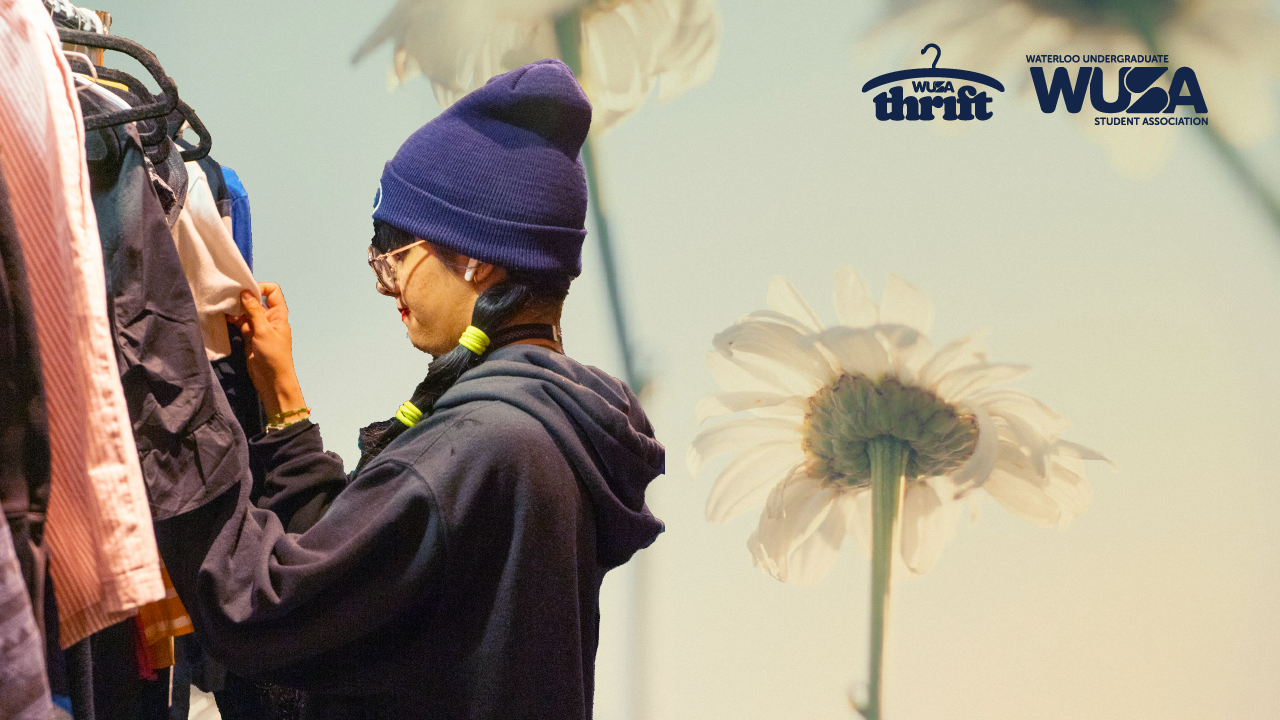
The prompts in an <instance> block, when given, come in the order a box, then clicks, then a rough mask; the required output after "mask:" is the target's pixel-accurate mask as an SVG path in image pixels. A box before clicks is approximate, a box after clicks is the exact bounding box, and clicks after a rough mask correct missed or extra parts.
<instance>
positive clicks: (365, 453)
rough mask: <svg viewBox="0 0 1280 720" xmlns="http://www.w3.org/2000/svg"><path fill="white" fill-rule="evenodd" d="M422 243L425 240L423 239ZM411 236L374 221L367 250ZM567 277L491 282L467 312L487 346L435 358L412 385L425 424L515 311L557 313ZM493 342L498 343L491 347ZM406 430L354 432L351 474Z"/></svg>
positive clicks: (383, 425) (378, 426) (390, 246)
mask: <svg viewBox="0 0 1280 720" xmlns="http://www.w3.org/2000/svg"><path fill="white" fill-rule="evenodd" d="M423 239H426V238H423ZM417 241H418V238H416V237H414V235H413V233H410V232H406V231H404V230H401V229H400V228H397V227H393V226H391V225H388V224H387V223H385V222H381V221H378V220H375V221H374V222H373V240H372V243H373V247H374V249H376V250H377V251H378V252H379V253H385V252H391V251H392V250H395V249H396V248H401V247H404V246H405V245H408V244H410V243H414V242H417ZM428 243H429V244H430V245H431V247H432V249H433V250H434V251H436V252H437V253H439V254H440V256H441V259H442V260H443V261H444V263H445V264H446V265H450V266H452V267H455V268H457V269H459V270H460V269H461V268H462V267H464V266H465V264H464V263H461V262H460V261H459V258H460V257H461V255H459V254H458V253H455V252H453V251H451V250H449V249H448V248H443V247H441V246H439V245H436V244H435V243H431V242H430V241H429V240H428ZM572 280H573V278H571V277H568V276H562V275H543V274H538V273H528V272H521V271H514V270H508V271H507V277H506V278H504V279H503V280H502V281H501V282H498V283H495V284H494V285H492V286H490V287H489V289H487V290H485V291H484V292H482V293H480V296H479V297H478V298H476V306H475V309H474V310H473V311H472V313H471V324H472V325H474V326H476V327H478V328H480V329H481V330H483V331H484V332H485V334H486V335H488V336H489V337H490V340H491V342H490V344H489V347H488V348H487V349H486V350H485V352H484V353H482V354H480V355H476V354H475V353H473V352H471V351H470V350H468V349H466V348H465V347H462V346H461V345H459V346H458V347H455V348H454V349H452V350H450V351H449V352H447V353H445V354H443V355H440V356H439V357H436V358H435V359H433V360H432V361H431V364H430V365H428V366H427V376H426V377H425V378H424V379H423V380H422V382H420V383H418V387H417V388H416V389H415V390H414V391H413V396H412V397H411V398H410V399H409V402H411V403H413V405H414V407H416V408H418V409H419V410H421V411H422V416H423V418H424V419H425V418H426V417H428V416H430V415H431V413H432V411H433V410H434V409H435V404H436V401H437V400H439V399H440V396H441V395H444V393H445V391H447V390H448V389H449V388H451V387H453V384H454V383H455V382H457V381H458V378H459V377H461V376H462V374H463V373H465V372H466V371H468V370H470V369H471V368H473V367H475V366H476V365H479V364H480V363H482V362H484V361H485V360H486V359H488V357H489V354H490V353H492V352H493V351H494V350H496V349H497V348H498V347H501V344H500V341H501V338H500V337H499V333H498V331H499V330H501V329H502V328H503V327H504V326H506V325H509V324H510V323H511V320H512V318H514V317H515V316H516V315H517V314H518V313H519V312H520V311H521V310H525V309H528V308H540V309H542V308H545V309H553V308H558V307H560V306H561V305H562V304H563V303H564V299H565V297H566V296H567V295H568V294H569V283H570V282H571V281H572ZM495 339H497V340H498V342H493V340H495ZM407 429H408V427H407V426H406V425H405V424H404V423H402V422H400V421H399V420H397V419H395V418H394V417H393V418H391V419H390V420H384V421H382V422H377V423H374V424H372V425H370V426H368V427H366V428H365V429H363V430H361V431H360V452H361V456H360V463H359V464H358V465H356V472H357V473H358V472H360V470H361V469H363V468H364V466H365V465H367V464H368V463H369V461H371V460H373V458H375V457H377V455H378V453H380V452H382V450H383V449H385V448H386V447H387V445H390V444H391V441H392V440H395V439H396V438H397V437H400V434H401V433H403V432H404V431H405V430H407Z"/></svg>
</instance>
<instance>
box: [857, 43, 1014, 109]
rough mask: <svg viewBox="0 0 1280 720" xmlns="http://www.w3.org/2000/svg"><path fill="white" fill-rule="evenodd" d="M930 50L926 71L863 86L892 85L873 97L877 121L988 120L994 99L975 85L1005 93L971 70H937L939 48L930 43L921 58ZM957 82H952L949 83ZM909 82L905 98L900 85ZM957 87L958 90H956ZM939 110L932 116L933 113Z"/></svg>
mask: <svg viewBox="0 0 1280 720" xmlns="http://www.w3.org/2000/svg"><path fill="white" fill-rule="evenodd" d="M930 48H932V49H933V50H935V51H936V53H937V54H935V55H934V56H933V65H932V66H930V67H927V68H915V69H911V70H896V71H894V72H890V73H885V74H884V75H880V76H878V77H874V78H872V79H870V80H868V81H867V83H866V84H865V85H863V86H862V92H864V93H865V92H867V91H869V90H872V89H874V88H878V87H880V86H882V85H891V86H892V87H890V88H889V89H888V90H887V91H882V92H881V93H880V94H879V95H876V96H875V98H874V101H875V106H876V119H877V120H935V119H942V120H989V119H990V118H991V116H992V114H993V113H992V112H991V110H990V106H991V103H992V101H993V99H994V98H992V97H991V96H990V95H988V94H987V92H986V90H983V91H981V92H979V90H978V88H976V87H974V85H982V86H986V87H988V88H991V89H992V90H995V91H998V92H1004V85H1002V84H1001V83H1000V81H999V80H996V79H995V78H993V77H991V76H989V75H983V74H982V73H978V72H973V71H972V70H957V69H955V68H940V67H938V60H939V59H940V58H941V57H942V48H940V47H938V46H937V45H935V44H933V43H929V44H928V45H925V46H924V49H923V50H921V51H920V54H921V55H923V54H925V53H926V52H928V51H929V49H930ZM953 80H954V81H956V82H955V83H953V82H952V81H953ZM908 81H909V82H910V83H911V94H910V95H907V94H906V93H905V92H904V88H903V87H902V85H901V83H905V82H908ZM956 84H959V86H960V87H958V88H957V87H956ZM935 109H936V110H938V113H937V114H935V113H934V110H935Z"/></svg>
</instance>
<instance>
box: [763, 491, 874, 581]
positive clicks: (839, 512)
mask: <svg viewBox="0 0 1280 720" xmlns="http://www.w3.org/2000/svg"><path fill="white" fill-rule="evenodd" d="M856 503H857V500H856V498H855V496H854V493H849V492H841V493H839V494H838V495H837V496H836V499H835V502H834V503H832V506H831V509H830V510H829V511H828V512H827V518H826V519H825V520H823V521H822V524H821V525H819V526H818V529H817V530H815V531H814V532H813V534H811V535H810V536H809V537H808V538H806V539H805V540H804V541H803V542H801V543H800V544H799V545H797V546H796V547H795V548H794V549H793V550H792V551H791V554H790V555H789V556H788V557H787V562H786V567H785V569H784V574H785V577H782V578H779V579H781V580H784V581H785V582H789V583H795V584H797V585H812V584H814V583H816V582H817V581H819V580H821V579H822V578H823V577H825V576H826V574H827V572H828V571H830V570H831V565H832V564H833V563H834V562H835V559H836V556H837V555H839V553H840V545H841V544H843V542H844V536H845V532H846V529H847V528H848V526H849V519H848V515H849V513H850V512H852V511H853V509H854V508H855V506H856Z"/></svg>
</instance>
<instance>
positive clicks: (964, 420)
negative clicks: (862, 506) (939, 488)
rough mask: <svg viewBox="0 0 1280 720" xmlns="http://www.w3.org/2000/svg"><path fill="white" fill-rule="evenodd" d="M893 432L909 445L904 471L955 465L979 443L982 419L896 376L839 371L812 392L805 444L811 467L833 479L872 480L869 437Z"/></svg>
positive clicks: (852, 483)
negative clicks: (966, 413)
mask: <svg viewBox="0 0 1280 720" xmlns="http://www.w3.org/2000/svg"><path fill="white" fill-rule="evenodd" d="M882 437H890V438H895V439H897V440H900V441H902V442H903V443H906V445H907V446H908V447H909V448H910V454H909V456H908V458H907V470H906V477H907V478H908V479H911V478H917V477H933V476H935V475H945V474H946V473H948V472H950V471H952V470H955V469H956V468H958V467H960V465H962V464H963V463H964V461H965V460H968V459H969V456H970V455H972V454H973V451H974V448H975V447H977V444H978V425H977V421H976V420H975V419H974V417H973V416H972V415H961V414H959V413H957V412H956V409H955V408H954V407H952V406H951V405H948V404H947V403H945V402H943V401H941V400H939V399H938V398H937V396H935V395H934V394H933V393H931V392H929V391H927V390H924V389H921V388H918V387H914V386H911V385H903V384H902V383H901V382H899V381H898V380H896V379H894V378H884V379H882V380H880V381H879V382H876V381H874V380H872V379H871V378H869V377H866V376H865V375H841V376H840V377H839V378H838V379H837V380H836V381H835V382H834V383H833V384H831V385H828V386H827V387H824V388H822V389H821V390H819V391H818V392H817V393H816V394H814V395H813V397H811V398H809V412H808V413H807V414H806V415H805V422H804V450H805V454H806V455H807V456H808V458H809V473H810V474H811V475H812V476H813V477H815V478H820V479H821V480H823V481H824V482H826V483H828V484H831V485H840V486H842V487H856V486H866V485H869V484H870V482H871V459H870V457H869V456H868V454H867V442H868V441H870V440H873V439H876V438H882Z"/></svg>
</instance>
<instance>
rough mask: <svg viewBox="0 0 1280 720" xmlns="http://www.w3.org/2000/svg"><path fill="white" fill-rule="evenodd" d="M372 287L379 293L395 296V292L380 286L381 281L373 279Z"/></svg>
mask: <svg viewBox="0 0 1280 720" xmlns="http://www.w3.org/2000/svg"><path fill="white" fill-rule="evenodd" d="M373 289H374V290H377V291H378V293H379V294H381V295H386V296H387V297H395V296H396V294H395V293H393V292H391V291H390V290H388V289H386V288H384V287H382V283H380V282H378V281H377V280H374V281H373Z"/></svg>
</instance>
